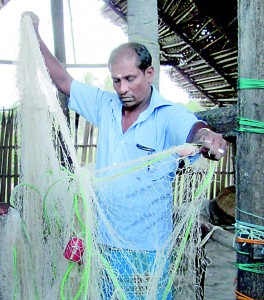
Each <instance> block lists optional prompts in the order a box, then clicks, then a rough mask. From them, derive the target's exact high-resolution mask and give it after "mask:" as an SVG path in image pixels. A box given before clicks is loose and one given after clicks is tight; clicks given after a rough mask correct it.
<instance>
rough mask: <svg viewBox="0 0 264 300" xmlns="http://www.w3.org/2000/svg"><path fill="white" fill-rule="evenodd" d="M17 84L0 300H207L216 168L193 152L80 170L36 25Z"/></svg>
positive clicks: (26, 39)
mask: <svg viewBox="0 0 264 300" xmlns="http://www.w3.org/2000/svg"><path fill="white" fill-rule="evenodd" d="M17 78H18V87H19V91H20V93H21V106H20V109H19V116H18V126H19V132H20V161H21V170H20V174H21V176H20V184H19V185H18V186H16V188H15V189H14V190H13V193H12V197H11V203H12V205H13V208H11V209H10V210H9V212H8V214H6V215H4V216H1V217H0V226H1V249H0V267H1V272H0V295H1V296H0V299H27V300H31V299H41V300H43V299H67V300H72V299H92V300H95V299H96V300H99V299H147V300H153V299H191V300H193V299H202V290H201V278H202V274H203V268H204V253H203V250H202V248H201V246H200V243H201V238H200V236H201V235H200V221H199V210H200V206H201V203H202V201H203V200H204V199H205V198H206V191H207V188H208V186H209V183H210V181H211V180H212V177H213V174H214V167H215V166H214V165H210V164H211V163H209V162H208V161H207V160H205V159H204V158H202V156H201V155H200V154H199V153H198V150H199V149H198V148H197V147H195V146H193V145H188V144H186V145H182V146H179V147H175V148H172V149H169V150H167V151H163V152H161V153H155V154H151V155H147V156H145V157H142V158H140V159H138V160H134V161H130V162H127V163H124V164H119V165H116V166H113V167H109V168H105V169H103V170H94V169H93V166H92V165H91V166H90V165H89V166H85V167H80V165H79V164H78V162H77V158H76V153H75V149H74V147H73V144H72V139H71V136H70V131H69V128H68V126H67V122H66V119H65V117H64V114H63V112H62V109H61V107H60V105H59V101H58V99H57V93H56V89H55V88H54V86H53V85H52V83H51V79H50V77H49V74H48V72H47V70H46V67H45V64H44V61H43V58H42V55H41V53H40V50H39V45H38V40H37V38H36V36H35V33H34V29H33V26H32V23H31V19H30V18H29V17H23V18H22V21H21V43H20V53H19V59H18V67H17Z"/></svg>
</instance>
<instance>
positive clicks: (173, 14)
mask: <svg viewBox="0 0 264 300" xmlns="http://www.w3.org/2000/svg"><path fill="white" fill-rule="evenodd" d="M104 2H105V3H106V6H105V7H104V9H103V14H104V16H105V17H108V18H109V19H111V20H112V21H113V22H114V23H115V24H118V25H120V26H125V24H126V15H127V1H126V0H104ZM158 14H159V41H158V42H159V45H160V62H161V64H162V65H168V66H171V71H170V75H171V78H172V79H173V80H174V81H175V82H177V83H178V84H179V85H180V86H181V87H182V88H183V89H185V90H186V91H188V92H189V93H190V95H191V97H193V98H200V99H204V102H205V104H207V105H209V106H212V105H218V106H219V107H221V106H227V105H229V104H235V103H236V101H237V86H236V82H237V56H238V44H237V0H214V1H212V0H181V1H179V0H178V1H175V0H174V1H173V0H158Z"/></svg>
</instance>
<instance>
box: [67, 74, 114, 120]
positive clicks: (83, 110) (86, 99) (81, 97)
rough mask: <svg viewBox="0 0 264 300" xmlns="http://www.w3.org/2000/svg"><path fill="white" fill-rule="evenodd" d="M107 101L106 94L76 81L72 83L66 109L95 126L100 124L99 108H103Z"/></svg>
mask: <svg viewBox="0 0 264 300" xmlns="http://www.w3.org/2000/svg"><path fill="white" fill-rule="evenodd" d="M107 101H109V97H108V93H107V92H105V91H102V90H100V89H99V88H96V87H93V86H90V85H87V84H84V83H81V82H78V81H76V80H73V81H72V84H71V90H70V100H69V103H68V107H69V108H70V109H72V110H74V111H75V112H77V113H78V114H80V115H81V116H83V117H84V118H85V119H86V120H88V121H89V122H91V123H93V124H94V125H96V126H98V124H99V123H100V118H101V111H100V107H101V108H102V107H104V105H105V103H106V102H107Z"/></svg>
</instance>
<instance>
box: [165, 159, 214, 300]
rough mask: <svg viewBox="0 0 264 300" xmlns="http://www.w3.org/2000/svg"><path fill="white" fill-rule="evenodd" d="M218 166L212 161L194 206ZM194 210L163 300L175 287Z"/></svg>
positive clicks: (196, 193)
mask: <svg viewBox="0 0 264 300" xmlns="http://www.w3.org/2000/svg"><path fill="white" fill-rule="evenodd" d="M216 164H217V162H215V161H210V166H209V170H208V174H207V176H206V178H205V180H204V182H203V183H202V184H201V185H200V186H199V188H198V189H197V191H196V192H195V193H194V199H193V203H192V204H193V206H194V205H195V200H197V199H198V197H199V196H200V195H201V194H202V192H203V191H204V190H205V188H206V187H208V185H209V184H210V182H211V180H212V178H213V176H214V172H215V167H216ZM194 217H195V216H194V210H193V211H192V215H191V216H190V218H189V222H188V226H187V229H186V232H185V235H184V238H183V240H182V242H181V245H180V249H179V254H178V255H177V258H176V261H175V262H174V268H173V271H172V274H171V276H170V278H169V282H168V283H167V285H166V287H165V290H164V293H163V296H162V300H166V299H167V296H168V294H169V292H170V290H171V287H172V285H173V282H174V278H175V276H176V273H177V271H178V268H179V265H180V262H181V259H182V255H183V253H184V249H185V246H186V243H187V241H188V238H189V236H190V233H191V228H192V225H193V223H194Z"/></svg>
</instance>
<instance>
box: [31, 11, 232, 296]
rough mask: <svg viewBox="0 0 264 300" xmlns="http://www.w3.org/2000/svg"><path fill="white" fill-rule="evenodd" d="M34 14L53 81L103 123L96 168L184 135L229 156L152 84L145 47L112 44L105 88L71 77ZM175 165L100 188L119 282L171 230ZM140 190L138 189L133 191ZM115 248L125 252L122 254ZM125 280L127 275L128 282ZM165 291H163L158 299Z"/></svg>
mask: <svg viewBox="0 0 264 300" xmlns="http://www.w3.org/2000/svg"><path fill="white" fill-rule="evenodd" d="M30 15H31V17H32V20H33V25H34V28H35V31H36V34H37V37H38V39H39V43H40V49H41V52H42V54H43V56H44V59H45V63H46V66H47V68H48V71H49V73H50V77H51V79H52V81H53V83H54V84H55V86H56V87H57V88H58V89H59V90H60V91H61V92H62V93H64V94H65V95H66V96H68V97H69V104H68V106H69V108H70V109H72V110H74V111H76V112H77V113H79V114H80V115H82V116H83V117H84V118H86V119H87V120H88V121H89V122H91V123H93V124H95V125H96V126H97V127H98V128H99V137H98V147H97V158H96V168H97V169H98V170H100V169H103V168H105V167H109V166H115V165H118V164H121V163H125V162H128V161H131V160H134V159H137V158H140V157H143V156H146V155H148V154H151V153H154V152H160V151H163V150H167V149H170V148H171V147H173V146H178V145H181V144H184V143H186V142H188V143H200V145H201V148H200V151H201V153H202V154H203V155H204V156H205V157H207V158H209V159H215V160H219V159H220V158H221V157H222V156H223V155H224V153H225V151H226V147H227V143H226V141H225V140H224V139H223V137H222V135H221V134H217V133H215V132H213V131H211V130H210V129H209V128H208V126H207V125H206V124H205V123H204V122H201V121H199V120H198V119H197V118H196V116H195V115H194V114H192V113H190V112H189V111H188V110H187V109H185V108H183V107H182V106H180V105H177V104H173V103H171V102H169V101H167V100H165V99H164V98H163V97H162V96H161V95H160V94H159V93H158V91H157V90H156V89H155V88H154V87H153V86H152V81H153V77H154V68H153V66H152V58H151V55H150V53H149V51H148V50H147V49H146V47H145V46H143V45H141V44H138V43H126V44H123V45H121V46H119V47H118V48H116V49H115V50H113V51H112V53H111V55H110V58H109V62H108V67H109V71H110V73H111V77H112V80H113V87H114V89H115V91H116V93H111V92H106V91H102V90H100V89H98V88H96V87H92V86H88V85H85V84H83V83H80V82H78V81H76V80H74V79H73V78H72V77H71V75H70V74H69V73H68V72H67V71H66V70H65V68H64V67H63V66H62V65H61V64H60V63H59V61H58V60H57V59H56V58H55V57H54V56H53V55H52V54H51V52H50V51H49V50H48V48H47V47H46V45H45V43H44V42H43V41H42V39H41V37H40V35H39V32H38V25H39V20H38V18H37V17H36V16H35V15H34V14H30ZM173 167H175V165H174V164H171V165H170V167H169V169H168V170H167V169H154V170H152V169H151V170H148V169H147V170H146V172H147V173H146V174H145V176H141V177H140V176H139V177H135V176H134V177H133V176H130V177H129V176H128V177H127V178H126V179H127V180H126V181H125V183H123V182H122V183H120V180H119V181H118V180H117V181H114V183H115V185H114V186H115V189H114V190H113V188H112V190H111V192H109V190H108V186H107V185H105V187H103V188H102V189H104V190H105V191H101V195H100V201H101V202H100V205H101V211H102V212H103V213H104V216H106V219H107V224H110V225H111V226H112V230H111V233H112V232H117V233H118V238H117V236H116V235H115V236H114V237H113V236H112V235H111V234H110V232H109V230H108V228H105V227H106V226H105V223H104V222H103V221H102V220H103V218H101V219H100V216H99V226H98V227H99V229H98V231H99V236H98V240H99V243H101V244H103V245H104V246H105V247H106V253H108V254H106V256H107V259H108V261H109V262H110V264H111V265H112V266H114V268H115V270H116V272H117V273H118V274H117V276H118V278H119V280H120V281H121V282H122V280H123V279H122V276H123V275H124V274H123V273H124V270H126V271H127V272H128V273H130V272H132V271H134V270H132V269H133V268H132V267H129V266H128V265H127V266H125V264H126V261H127V260H128V258H129V260H133V259H134V258H135V257H138V256H140V259H141V260H143V261H148V262H149V263H148V264H146V265H147V266H145V267H144V268H143V267H142V266H141V267H142V268H143V270H141V271H142V272H143V273H148V274H149V273H150V272H151V265H152V264H153V261H154V260H155V255H156V251H158V250H160V249H161V248H162V247H163V245H164V243H165V241H167V239H168V237H169V235H170V232H171V231H172V227H173V224H172V212H171V209H170V208H171V204H172V197H171V195H168V194H167V193H164V191H165V190H166V191H171V190H170V188H171V181H172V179H168V178H169V176H168V174H169V173H170V172H173V170H172V168H173ZM149 171H151V172H149ZM143 175H144V174H143ZM164 178H166V181H165V180H164ZM171 178H172V177H171ZM112 186H113V184H112ZM139 189H140V190H141V193H140V194H139V193H138V192H137V191H136V190H139ZM124 195H125V196H124ZM128 195H129V199H128ZM124 198H125V199H124ZM126 200H129V201H126ZM114 212H118V213H114ZM113 249H115V250H113ZM118 249H120V250H121V249H126V250H127V251H128V252H127V253H126V255H125V256H122V251H120V252H119V250H118ZM163 250H164V249H163ZM165 251H166V250H165ZM117 258H118V259H120V260H121V261H122V263H121V264H120V262H119V267H116V266H115V260H116V259H117ZM128 269H129V270H128ZM164 272H166V270H165V271H164ZM124 276H125V275H124ZM126 280H129V279H124V280H123V281H126ZM106 285H107V284H106V283H105V284H104V286H106ZM124 285H125V283H124ZM161 285H166V282H165V283H164V282H163V283H161ZM103 290H104V288H103ZM110 290H111V289H110V288H108V290H107V291H105V294H106V295H107V297H108V298H111V297H112V295H111V292H109V291H110ZM128 293H130V292H128ZM161 297H162V294H158V296H157V299H160V298H161ZM129 299H134V298H133V296H131V297H130V298H129ZM135 299H136V298H135ZM140 299H141V298H140ZM166 299H170V295H168V297H167V298H166Z"/></svg>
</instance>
